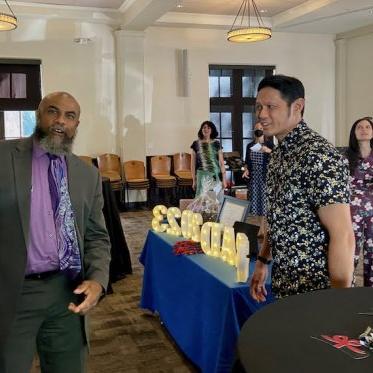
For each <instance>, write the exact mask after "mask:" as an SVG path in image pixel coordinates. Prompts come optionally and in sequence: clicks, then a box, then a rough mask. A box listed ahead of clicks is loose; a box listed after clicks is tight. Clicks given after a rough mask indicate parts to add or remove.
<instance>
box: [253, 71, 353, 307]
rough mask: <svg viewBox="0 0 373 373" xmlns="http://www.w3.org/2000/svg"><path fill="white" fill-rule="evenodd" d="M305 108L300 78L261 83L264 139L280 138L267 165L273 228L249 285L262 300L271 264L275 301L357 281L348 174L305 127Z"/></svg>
mask: <svg viewBox="0 0 373 373" xmlns="http://www.w3.org/2000/svg"><path fill="white" fill-rule="evenodd" d="M304 102H305V100H304V87H303V84H302V83H301V82H300V81H299V80H298V79H295V78H292V77H287V76H284V75H275V76H271V77H267V78H264V79H263V80H262V81H261V82H260V84H259V87H258V95H257V99H256V114H257V116H258V119H259V121H260V123H261V124H262V126H263V131H264V134H265V135H266V136H276V138H277V140H278V141H279V145H278V146H277V147H276V148H275V150H274V151H273V152H272V156H271V160H270V163H269V166H268V173H267V190H266V196H267V222H268V229H267V232H266V236H265V238H264V243H263V246H262V249H261V251H260V254H259V256H258V260H257V263H256V267H255V272H254V275H253V279H252V281H251V285H250V292H251V295H252V297H253V298H254V299H256V300H257V301H264V300H265V297H266V289H265V280H266V277H267V275H268V269H267V264H269V263H270V261H271V257H272V258H273V267H272V290H273V293H274V294H275V295H276V296H277V297H284V296H288V295H293V294H298V293H304V292H308V291H313V290H317V289H325V288H328V287H350V286H351V282H352V274H353V251H354V234H353V230H352V224H351V216H350V209H349V190H348V167H347V165H346V163H345V161H344V160H343V157H342V156H341V155H340V154H339V153H338V152H337V150H336V149H335V148H334V147H333V146H332V145H331V144H330V143H328V141H327V140H325V139H324V138H323V137H321V136H320V135H319V134H317V133H316V132H314V131H313V130H311V129H310V128H309V127H308V126H307V124H306V123H305V122H304V121H303V112H304Z"/></svg>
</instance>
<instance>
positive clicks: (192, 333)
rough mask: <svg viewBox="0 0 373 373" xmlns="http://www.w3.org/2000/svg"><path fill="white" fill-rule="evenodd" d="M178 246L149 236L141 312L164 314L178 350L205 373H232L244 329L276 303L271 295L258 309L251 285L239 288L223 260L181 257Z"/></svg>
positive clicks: (142, 259) (163, 237)
mask: <svg viewBox="0 0 373 373" xmlns="http://www.w3.org/2000/svg"><path fill="white" fill-rule="evenodd" d="M178 240H181V238H180V237H174V236H170V235H167V234H163V233H161V234H159V233H154V232H153V231H149V233H148V236H147V239H146V242H145V245H144V249H143V251H142V254H141V257H140V262H141V263H142V264H143V265H144V267H145V270H144V279H143V288H142V297H141V307H142V308H146V309H149V310H151V311H157V312H158V313H159V315H160V318H161V320H162V321H163V323H164V325H165V326H166V328H167V330H168V331H169V333H170V334H171V335H172V337H173V338H174V340H175V341H176V343H177V345H178V346H179V347H180V349H181V350H182V351H183V352H184V353H185V354H186V355H187V356H188V357H189V358H190V360H192V361H193V363H194V364H196V365H197V366H198V367H199V368H200V369H201V370H202V372H206V373H208V372H230V370H231V367H232V363H233V359H234V355H235V349H236V342H237V339H238V335H239V332H240V328H241V327H242V325H243V324H244V322H245V321H246V320H247V319H248V317H249V316H250V315H252V314H253V313H254V312H255V311H256V310H258V309H259V308H262V307H263V306H264V305H265V304H267V303H269V302H271V301H272V296H271V294H270V290H269V296H268V301H267V303H263V304H258V303H257V302H255V301H254V300H253V299H252V298H251V297H250V295H249V288H248V285H247V284H244V283H237V282H235V279H236V271H235V269H234V268H233V267H231V266H229V265H227V264H226V263H223V262H222V261H221V259H217V258H213V257H209V256H206V255H204V254H198V255H191V256H175V255H174V254H173V253H172V246H173V244H174V243H175V242H176V241H178ZM253 270H254V264H251V265H250V272H251V273H252V271H253ZM268 281H269V280H268ZM267 288H268V289H269V283H268V284H267Z"/></svg>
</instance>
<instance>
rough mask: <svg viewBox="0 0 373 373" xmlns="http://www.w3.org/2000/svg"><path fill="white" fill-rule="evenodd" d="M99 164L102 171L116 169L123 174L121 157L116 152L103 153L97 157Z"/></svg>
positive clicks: (115, 170)
mask: <svg viewBox="0 0 373 373" xmlns="http://www.w3.org/2000/svg"><path fill="white" fill-rule="evenodd" d="M97 165H98V168H99V170H100V171H101V172H105V171H114V172H117V173H118V174H119V175H120V174H121V166H120V157H119V156H118V155H116V154H109V153H106V154H102V155H99V156H98V157H97Z"/></svg>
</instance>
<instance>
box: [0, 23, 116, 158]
mask: <svg viewBox="0 0 373 373" xmlns="http://www.w3.org/2000/svg"><path fill="white" fill-rule="evenodd" d="M77 36H85V37H89V38H91V39H92V42H91V43H89V44H87V45H78V44H76V43H74V42H73V39H74V38H75V37H77ZM0 57H1V58H35V59H41V60H42V90H43V94H47V93H50V92H53V91H60V90H63V91H68V92H70V93H71V94H72V95H74V96H75V97H76V98H77V99H78V101H79V102H80V105H81V108H82V115H81V124H80V126H79V132H78V136H77V138H76V142H75V146H74V149H75V152H76V153H77V154H85V155H97V154H99V153H103V152H113V153H115V152H116V151H117V144H116V96H115V88H116V77H115V48H114V38H113V33H112V30H111V28H110V27H109V26H106V25H103V24H93V23H81V22H74V21H69V20H54V19H49V20H47V19H23V20H22V22H20V25H19V27H18V28H17V29H16V30H14V31H11V32H3V33H0Z"/></svg>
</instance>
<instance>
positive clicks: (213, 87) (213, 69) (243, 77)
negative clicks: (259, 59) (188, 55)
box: [209, 65, 275, 159]
mask: <svg viewBox="0 0 373 373" xmlns="http://www.w3.org/2000/svg"><path fill="white" fill-rule="evenodd" d="M274 71H275V66H236V65H210V66H209V93H210V120H211V121H212V122H213V123H214V124H215V125H216V127H217V129H218V131H219V140H220V142H221V144H222V147H223V152H238V153H239V154H240V157H241V158H242V159H244V157H245V152H246V146H247V144H248V143H249V142H251V141H252V140H253V126H254V125H255V120H256V118H255V111H254V107H255V97H256V94H257V89H258V85H259V82H260V81H261V80H262V79H263V78H264V77H265V76H270V75H273V74H274Z"/></svg>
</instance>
